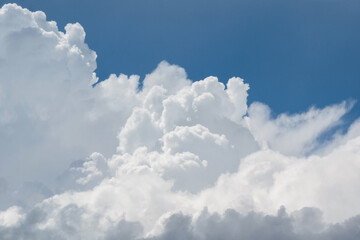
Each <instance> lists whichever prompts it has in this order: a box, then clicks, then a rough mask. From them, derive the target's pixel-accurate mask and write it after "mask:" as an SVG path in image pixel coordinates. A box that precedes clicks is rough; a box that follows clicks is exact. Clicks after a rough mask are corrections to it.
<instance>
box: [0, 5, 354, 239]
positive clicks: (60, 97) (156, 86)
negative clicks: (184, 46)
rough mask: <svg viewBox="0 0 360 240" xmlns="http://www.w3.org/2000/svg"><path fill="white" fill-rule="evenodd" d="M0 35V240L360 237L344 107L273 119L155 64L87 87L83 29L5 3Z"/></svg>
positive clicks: (88, 55)
mask: <svg viewBox="0 0 360 240" xmlns="http://www.w3.org/2000/svg"><path fill="white" fill-rule="evenodd" d="M0 30H1V31H0V63H1V64H0V75H1V80H0V134H1V135H0V148H1V149H0V150H1V151H0V160H1V161H0V164H1V166H0V209H1V211H0V236H1V238H2V239H24V238H26V239H141V238H145V239H219V238H222V239H235V238H237V239H238V238H243V239H333V238H342V239H356V236H358V233H359V231H358V227H356V226H358V225H357V224H358V219H359V218H358V217H354V216H357V215H358V214H359V213H360V209H359V207H358V204H357V203H358V202H359V199H360V193H359V191H358V189H360V186H359V184H358V183H359V182H360V179H359V176H358V172H359V170H360V162H359V161H360V151H359V150H360V131H359V129H360V128H359V126H360V125H359V121H355V122H354V123H353V124H352V125H351V126H350V127H349V129H348V131H347V132H346V133H345V134H341V133H338V132H336V131H333V130H334V129H336V126H337V125H338V124H339V123H340V122H341V119H342V117H343V116H344V115H345V114H346V113H347V112H348V111H350V109H351V107H352V104H353V103H351V102H343V103H340V104H336V105H332V106H327V107H325V108H323V109H317V108H315V107H312V108H310V109H309V110H308V111H306V112H304V113H298V114H293V115H289V114H280V115H279V116H276V117H272V116H271V110H270V108H269V107H268V106H266V105H265V104H262V103H253V104H251V105H250V107H248V104H247V96H248V93H247V91H248V90H249V85H248V84H246V83H244V80H243V79H241V78H231V79H229V81H228V82H227V83H226V84H224V83H221V82H219V81H218V79H217V78H216V77H208V78H205V79H203V80H201V81H197V82H192V81H190V80H189V79H188V78H187V75H186V72H185V70H184V69H183V68H181V67H180V66H177V65H171V64H169V63H167V62H165V61H163V62H161V63H160V64H159V65H158V66H157V67H156V69H155V70H154V71H153V72H152V73H150V74H148V75H146V77H145V78H144V80H143V82H142V85H141V84H140V81H139V79H140V78H139V76H136V75H133V76H126V75H124V74H120V75H115V74H112V75H110V76H109V78H108V79H106V80H104V81H99V82H97V83H96V84H95V85H93V83H94V82H96V81H97V80H98V79H97V77H96V74H95V73H94V70H95V68H96V54H95V52H93V51H92V50H90V49H89V48H88V46H87V45H86V43H85V42H84V41H85V32H84V30H83V28H82V27H81V25H80V24H78V23H77V24H69V25H67V26H66V27H65V32H61V31H59V30H58V28H57V26H56V23H54V22H51V21H47V20H46V17H45V14H44V13H42V12H30V11H28V10H26V9H23V8H21V7H19V6H17V5H15V4H7V5H4V6H3V7H2V8H1V10H0ZM330 130H331V131H330ZM332 132H335V133H334V134H332ZM323 134H329V135H330V138H329V139H328V140H326V141H321V140H320V139H321V136H322V135H323ZM19 166H21V167H19ZM281 206H285V208H286V209H287V210H288V211H289V212H290V214H287V213H286V211H285V208H284V207H281ZM279 208H280V210H279ZM204 209H206V210H204ZM351 217H354V218H351ZM344 221H345V222H344Z"/></svg>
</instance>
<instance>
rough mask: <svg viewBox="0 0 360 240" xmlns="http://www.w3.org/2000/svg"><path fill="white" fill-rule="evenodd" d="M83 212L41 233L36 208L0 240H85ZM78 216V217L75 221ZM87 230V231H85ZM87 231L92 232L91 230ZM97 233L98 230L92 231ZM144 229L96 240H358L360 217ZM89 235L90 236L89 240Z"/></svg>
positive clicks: (235, 217) (241, 219)
mask: <svg viewBox="0 0 360 240" xmlns="http://www.w3.org/2000/svg"><path fill="white" fill-rule="evenodd" d="M81 214H82V209H81V208H78V207H77V206H75V205H70V206H67V207H65V208H64V209H62V211H61V212H60V214H59V216H58V218H57V219H58V220H57V221H58V222H57V224H56V226H57V227H58V229H53V230H43V231H42V230H39V228H38V227H37V226H39V224H41V223H42V221H43V220H45V219H46V218H47V216H46V213H45V212H44V211H43V210H41V209H40V208H35V209H33V210H32V211H31V212H30V213H29V214H27V216H26V219H24V220H23V221H22V222H21V224H20V225H17V226H15V227H11V228H2V229H0V239H3V240H10V239H11V240H12V239H27V240H33V239H34V240H35V239H36V240H42V239H44V240H45V239H56V240H60V239H61V240H62V239H84V235H83V233H82V232H81V230H79V228H81V227H80V225H81V219H80V216H81ZM76 216H77V217H76ZM88 227H89V226H88ZM88 229H91V227H89V228H88ZM93 229H94V231H96V228H93ZM143 233H144V231H143V227H142V225H141V224H140V223H137V222H128V221H125V220H121V221H119V222H118V223H117V224H116V225H115V226H114V227H113V228H110V229H108V231H106V232H105V233H103V236H101V237H100V238H96V239H106V240H184V239H186V240H218V239H226V240H235V239H236V240H339V239H341V240H357V239H360V215H357V216H355V217H352V218H349V219H348V220H346V221H344V222H342V223H336V224H331V225H327V226H326V225H325V224H324V223H323V222H322V213H321V211H320V210H318V209H316V208H303V209H301V210H299V211H296V212H293V213H291V214H288V213H287V212H286V210H285V208H284V207H282V208H280V209H279V211H278V213H277V215H264V214H262V213H257V212H250V213H248V214H246V215H243V214H240V213H238V212H237V211H235V210H232V209H229V210H227V211H226V212H225V213H224V214H223V215H222V216H221V215H219V214H217V213H214V214H212V213H209V212H208V211H207V209H204V210H203V212H202V213H201V215H200V216H199V217H198V218H197V219H196V220H193V218H192V217H191V216H189V215H184V214H182V213H177V214H173V215H171V216H170V217H169V218H167V219H166V220H165V223H164V229H163V231H162V233H161V234H160V235H158V236H153V237H148V238H142V237H141V235H142V234H143ZM91 234H92V233H91V232H89V233H88V235H89V236H91Z"/></svg>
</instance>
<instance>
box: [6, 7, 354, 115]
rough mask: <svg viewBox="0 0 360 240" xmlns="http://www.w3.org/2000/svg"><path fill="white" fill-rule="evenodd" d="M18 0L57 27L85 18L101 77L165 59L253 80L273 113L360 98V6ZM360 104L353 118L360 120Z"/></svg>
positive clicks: (199, 75)
mask: <svg viewBox="0 0 360 240" xmlns="http://www.w3.org/2000/svg"><path fill="white" fill-rule="evenodd" d="M5 2H8V1H5ZM15 2H16V3H18V4H20V5H21V6H23V7H26V8H28V9H30V10H32V11H34V10H42V11H44V12H45V13H46V14H47V16H48V19H49V20H55V21H57V22H58V25H59V27H60V29H63V27H64V25H65V24H66V23H68V22H80V23H81V24H82V25H83V26H84V28H85V30H86V33H87V37H86V42H87V43H88V44H89V46H90V48H91V49H94V50H95V51H96V52H97V54H98V61H97V62H98V69H97V74H98V76H99V77H100V78H101V79H105V78H107V77H108V75H109V74H110V73H117V74H118V73H125V74H140V75H141V77H144V74H146V73H149V72H151V70H153V69H154V68H155V67H156V65H157V64H158V63H159V62H160V61H161V60H167V61H169V62H170V63H175V64H178V65H180V66H182V67H184V68H185V69H186V71H187V72H188V75H189V78H190V79H192V80H200V79H203V78H204V77H206V76H209V75H215V76H218V77H219V79H220V80H221V81H227V79H228V78H229V77H232V76H240V77H242V78H244V79H245V81H246V82H248V83H250V87H251V90H250V96H249V101H250V102H252V101H262V102H265V103H267V104H269V105H270V106H271V108H272V109H273V110H274V111H275V112H276V113H280V112H284V111H285V112H298V111H304V110H306V109H307V108H308V107H310V106H311V105H315V106H318V107H323V106H325V105H328V104H333V103H337V102H340V101H342V100H347V99H355V100H360V1H359V0H104V1H100V0H51V1H50V0H19V1H15ZM359 105H360V103H357V104H356V106H355V108H354V109H353V111H352V112H351V113H350V115H349V118H350V119H354V118H355V117H357V116H359V115H360V107H359ZM350 119H349V120H350Z"/></svg>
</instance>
